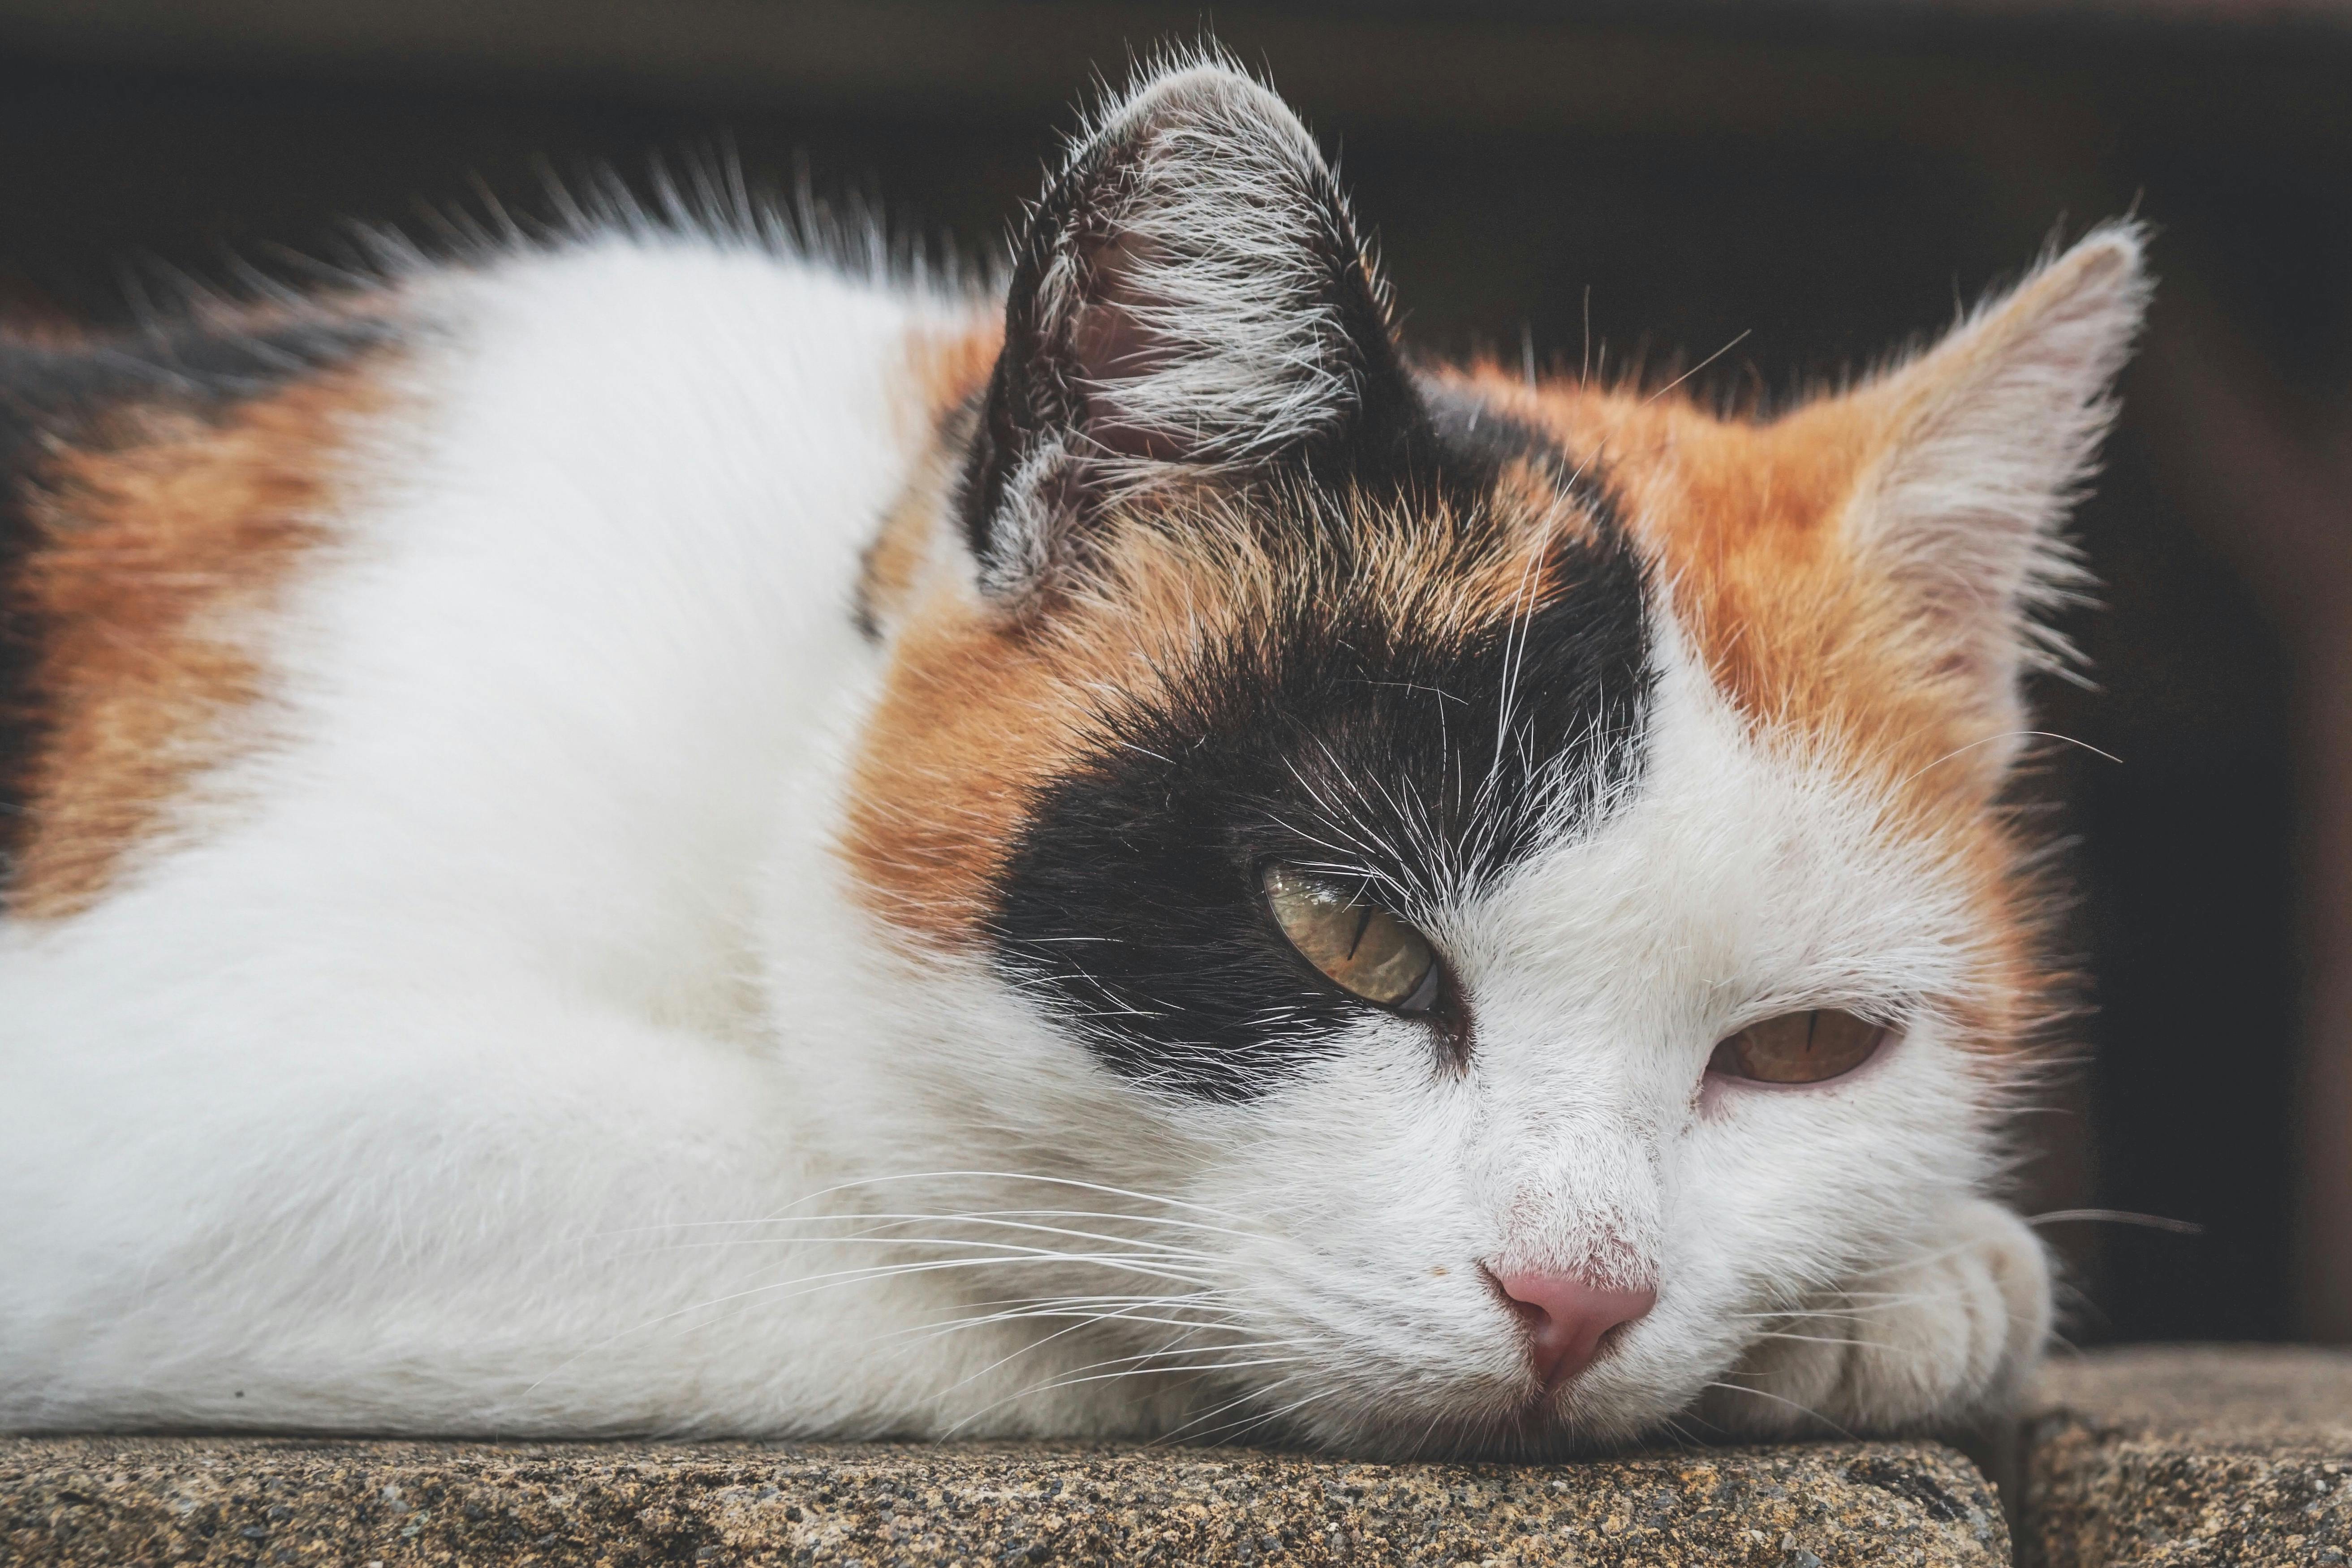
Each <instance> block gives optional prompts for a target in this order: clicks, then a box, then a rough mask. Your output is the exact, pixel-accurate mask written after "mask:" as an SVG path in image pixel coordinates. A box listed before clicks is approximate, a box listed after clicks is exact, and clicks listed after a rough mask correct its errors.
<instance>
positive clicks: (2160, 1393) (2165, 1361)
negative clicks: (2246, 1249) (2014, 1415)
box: [2021, 1345, 2352, 1568]
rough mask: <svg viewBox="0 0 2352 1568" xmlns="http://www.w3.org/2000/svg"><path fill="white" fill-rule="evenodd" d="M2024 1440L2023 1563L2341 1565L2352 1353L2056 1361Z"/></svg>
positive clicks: (2349, 1496)
mask: <svg viewBox="0 0 2352 1568" xmlns="http://www.w3.org/2000/svg"><path fill="white" fill-rule="evenodd" d="M2025 1442H2026V1454H2025V1494H2026V1495H2025V1517H2026V1521H2027V1523H2026V1527H2025V1529H2024V1531H2023V1532H2022V1533H2023V1536H2024V1540H2023V1541H2022V1542H2021V1547H2022V1548H2023V1552H2022V1554H2023V1556H2024V1558H2025V1561H2026V1562H2027V1563H2029V1564H2032V1568H2208V1565H2210V1568H2224V1565H2227V1568H2272V1565H2273V1564H2276V1565H2277V1568H2290V1565H2292V1568H2327V1565H2330V1564H2339V1563H2352V1487H2347V1482H2352V1353H2347V1352H2338V1351H2326V1350H2313V1349H2307V1348H2301V1347H2290V1346H2268V1345H2248V1346H2235V1345H2231V1346H2220V1345H2190V1346H2136V1347H2133V1348H2130V1349H2126V1350H2116V1351H2104V1352H2094V1353H2091V1354H2088V1355H2085V1356H2083V1357H2081V1358H2079V1359H2075V1360H2068V1361H2061V1362H2055V1363H2052V1364H2051V1365H2050V1366H2049V1367H2048V1368H2047V1369H2045V1370H2044V1372H2043V1373H2042V1379H2041V1382H2040V1384H2039V1386H2038V1387H2037V1388H2036V1390H2035V1399H2034V1404H2033V1413H2032V1416H2031V1418H2030V1420H2029V1422H2028V1424H2027V1430H2026V1433H2025Z"/></svg>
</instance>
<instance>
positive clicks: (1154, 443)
mask: <svg viewBox="0 0 2352 1568" xmlns="http://www.w3.org/2000/svg"><path fill="white" fill-rule="evenodd" d="M1158 248H1159V247H1156V246H1154V245H1153V243H1152V242H1151V241H1150V240H1148V239H1145V238H1143V237H1140V236H1138V235H1134V234H1121V235H1116V236H1114V237H1111V238H1110V239H1108V240H1107V241H1105V242H1104V243H1103V244H1102V245H1101V246H1100V247H1097V249H1096V250H1095V251H1094V252H1093V253H1092V254H1091V255H1090V256H1089V257H1088V258H1087V262H1088V270H1089V271H1090V272H1091V273H1092V274H1093V277H1092V279H1091V281H1090V282H1089V285H1088V287H1087V293H1088V294H1089V295H1090V296H1091V297H1090V298H1089V299H1088V300H1087V302H1086V303H1085V304H1084V305H1082V306H1080V307H1079V309H1078V312H1077V319H1076V321H1074V322H1072V323H1071V326H1070V335H1069V348H1070V358H1071V362H1072V363H1071V366H1070V379H1071V381H1072V382H1073V384H1075V386H1076V391H1077V393H1078V395H1079V398H1080V400H1081V402H1082V403H1083V405H1084V407H1085V413H1084V415H1083V416H1082V418H1081V421H1080V423H1081V427H1082V428H1083V429H1084V430H1085V431H1086V434H1087V438H1088V439H1089V440H1091V441H1092V442H1093V443H1094V445H1095V446H1096V447H1098V448H1100V449H1101V450H1103V451H1105V452H1107V453H1109V454H1111V455H1112V456H1115V457H1121V458H1150V459H1152V460H1154V461H1157V462H1163V463H1165V462H1174V461H1177V460H1179V459H1181V458H1183V457H1184V456H1185V446H1184V443H1183V441H1182V439H1181V437H1180V436H1179V435H1178V434H1177V433H1175V432H1173V431H1170V430H1165V429H1161V428H1158V427H1155V426H1150V425H1146V424H1143V423H1140V422H1139V421H1137V420H1135V419H1133V418H1132V417H1129V416H1128V415H1127V414H1126V412H1125V411H1123V410H1122V409H1121V408H1120V406H1119V401H1118V387H1119V385H1120V384H1122V383H1133V382H1139V381H1142V380H1144V379H1146V378H1148V377H1150V376H1153V375H1157V374H1160V372H1162V371H1165V370H1167V369H1169V368H1170V367H1171V366H1172V365H1174V364H1175V363H1176V361H1177V360H1178V358H1179V357H1180V351H1179V350H1178V348H1177V346H1176V345H1175V344H1174V343H1173V342H1171V341H1170V340H1169V338H1168V335H1167V334H1166V333H1165V332H1160V331H1154V330H1153V329H1152V328H1151V327H1150V326H1149V325H1147V324H1146V323H1145V321H1144V320H1143V319H1142V317H1141V316H1140V315H1139V314H1138V311H1139V310H1146V309H1149V308H1150V307H1151V306H1152V305H1153V304H1154V303H1156V301H1154V300H1152V299H1151V298H1150V296H1148V295H1145V294H1143V293H1141V292H1139V290H1138V289H1135V288H1134V286H1133V279H1135V277H1136V274H1137V273H1138V272H1139V270H1140V269H1141V268H1143V267H1145V266H1147V265H1149V264H1150V261H1151V260H1152V258H1153V256H1152V253H1153V252H1155V251H1156V250H1157V249H1158Z"/></svg>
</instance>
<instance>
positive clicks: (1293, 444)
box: [964, 56, 1412, 590]
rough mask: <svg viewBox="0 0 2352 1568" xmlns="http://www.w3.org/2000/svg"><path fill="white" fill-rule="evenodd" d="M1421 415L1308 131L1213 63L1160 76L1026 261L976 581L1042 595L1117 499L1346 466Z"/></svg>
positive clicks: (1116, 116)
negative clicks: (1309, 458) (1088, 521)
mask: <svg viewBox="0 0 2352 1568" xmlns="http://www.w3.org/2000/svg"><path fill="white" fill-rule="evenodd" d="M1411 397H1412V391H1411V385H1410V383H1409V381H1408V379H1407V378H1406V375H1405V373H1404V370H1403V366H1402V362H1401V360H1400V359H1399V357H1398V355H1397V351H1396V348H1395V344H1394V342H1393V341H1392V339H1391V335H1390V331H1389V323H1388V318H1387V311H1386V308H1385V303H1384V301H1383V300H1382V298H1381V290H1380V288H1379V286H1378V284H1377V282H1376V281H1375V279H1374V277H1373V272H1372V268H1371V267H1370V263H1369V261H1368V259H1367V258H1366V256H1365V254H1364V250H1363V247H1362V246H1361V244H1360V242H1359V241H1358V239H1357V237H1356V231H1355V225H1354V221H1353V219H1352V218H1351V217H1350V216H1349V212H1348V207H1347V204H1346V202H1345V200H1344V199H1343V198H1342V197H1341V195H1340V194H1339V187H1338V184H1337V183H1336V182H1335V180H1334V179H1333V176H1332V174H1331V171H1330V168H1329V166H1328V164H1327V163H1325V162H1324V161H1323V157H1322V155H1321V153H1319V152H1318V151H1317V149H1316V146H1315V142H1314V139H1313V137H1311V136H1310V135H1308V134H1307V129H1306V127H1305V126H1303V125H1301V124H1300V123H1299V122H1298V120H1297V117H1296V116H1295V115H1293V114H1292V113H1291V111H1290V110H1289V109H1288V108H1287V107H1286V106H1285V105H1284V103H1283V102H1282V100H1280V99H1279V98H1277V97H1276V96H1275V94H1274V93H1273V92H1272V91H1270V90H1269V89H1266V88H1265V87H1263V86H1261V85H1260V84H1259V83H1257V82H1256V81H1254V80H1252V79H1250V78H1249V77H1248V76H1246V75H1244V74H1243V73H1242V72H1241V71H1240V70H1238V69H1236V68H1234V67H1233V66H1232V65H1231V64H1230V63H1229V62H1227V61H1225V60H1223V59H1222V58H1217V57H1213V56H1210V57H1205V58H1203V57H1198V56H1188V57H1183V58H1175V59H1170V60H1164V61H1162V62H1160V64H1159V65H1157V66H1155V67H1153V68H1150V69H1149V70H1147V71H1145V72H1144V73H1143V74H1142V75H1141V77H1140V79H1139V81H1138V83H1137V84H1136V85H1135V86H1133V87H1132V88H1130V89H1129V92H1128V93H1127V94H1126V95H1125V96H1124V97H1123V98H1122V99H1121V100H1118V102H1116V103H1115V104H1114V105H1112V106H1111V107H1110V108H1109V109H1108V110H1107V111H1106V112H1105V113H1103V114H1102V115H1101V116H1100V118H1099V119H1098V120H1097V122H1096V123H1095V124H1094V125H1093V126H1092V127H1091V128H1090V129H1089V130H1088V131H1087V132H1085V133H1083V134H1082V136H1081V137H1080V138H1079V140H1078V142H1077V143H1076V147H1075V149H1074V151H1073V153H1072V155H1071V157H1070V160H1069V163H1068V164H1067V166H1066V168H1065V169H1064V170H1063V171H1062V173H1061V174H1059V175H1058V176H1056V177H1055V180H1054V181H1053V182H1052V183H1051V184H1050V185H1049V186H1048V187H1047V189H1046V192H1045V196H1044V198H1043V199H1042V200H1041V201H1040V202H1039V204H1038V205H1037V207H1036V208H1035V210H1034V212H1033V213H1032V214H1031V215H1030V218H1029V222H1028V225H1027V227H1026V230H1025V232H1024V235H1023V236H1022V237H1021V240H1020V243H1019V245H1018V246H1017V247H1016V250H1015V253H1014V266H1013V280H1012V286H1011V289H1010V290H1009V293H1008V297H1007V300H1006V307H1005V346H1004V351H1003V357H1002V358H1001V359H1000V361H999V362H998V364H997V367H996V372H995V374H994V376H993V378H992V381H991V384H990V387H989V393H988V403H987V406H986V409H985V411H984V413H983V416H982V422H981V428H980V430H979V431H978V432H977V437H976V441H975V450H974V453H973V459H972V463H971V469H970V471H969V473H968V475H967V483H966V493H965V497H964V522H965V527H966V530H967V532H968V534H969V536H970V538H971V543H972V547H973V551H974V553H975V554H976V555H977V557H978V558H979V560H980V563H981V566H982V583H983V584H984V585H986V586H989V587H991V588H993V589H998V590H1003V589H1005V588H1008V587H1013V586H1017V585H1019V584H1023V583H1026V582H1029V581H1033V580H1034V578H1035V576H1036V575H1037V574H1039V572H1040V571H1041V570H1042V569H1043V568H1044V567H1045V565H1046V563H1048V562H1049V561H1050V560H1051V559H1052V557H1053V556H1054V555H1055V553H1057V552H1058V551H1059V550H1060V549H1061V548H1062V547H1063V545H1064V544H1065V543H1066V542H1067V540H1068V539H1069V538H1070V537H1071V536H1072V535H1073V533H1074V532H1075V531H1076V529H1077V528H1078V526H1079V525H1080V524H1082V523H1083V521H1085V517H1086V514H1087V511H1088V510H1089V509H1090V508H1091V507H1093V506H1095V505H1097V504H1098V503H1099V502H1100V501H1101V500H1103V499H1104V498H1105V497H1106V496H1109V495H1114V494H1117V493H1118V492H1120V491H1122V490H1131V489H1137V488H1141V487H1146V486H1149V485H1151V484H1153V483H1156V482H1160V480H1163V479H1167V478H1170V477H1171V475H1172V474H1174V473H1176V472H1181V471H1189V472H1191V473H1192V474H1193V475H1195V476H1198V475H1200V474H1202V472H1204V471H1206V472H1216V471H1221V470H1223V471H1230V470H1235V469H1245V468H1253V467H1255V466H1259V465H1263V464H1265V463H1268V462H1271V461H1275V460H1278V459H1282V458H1289V457H1293V456H1297V455H1302V454H1311V453H1312V452H1313V451H1314V450H1316V449H1317V448H1318V447H1327V448H1328V447H1337V446H1338V445H1339V444H1340V443H1341V442H1343V441H1345V440H1347V439H1348V438H1349V435H1350V433H1351V432H1352V431H1353V430H1354V429H1356V428H1357V427H1358V426H1360V424H1361V422H1362V420H1363V418H1364V416H1366V414H1367V413H1368V411H1370V410H1373V409H1375V408H1376V407H1377V405H1381V403H1382V402H1383V401H1384V400H1386V401H1395V400H1398V399H1410V398H1411Z"/></svg>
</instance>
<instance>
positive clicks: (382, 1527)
mask: <svg viewBox="0 0 2352 1568" xmlns="http://www.w3.org/2000/svg"><path fill="white" fill-rule="evenodd" d="M0 1560H5V1561H6V1562H7V1563H12V1564H23V1565H26V1568H31V1565H34V1564H44V1565H46V1564H68V1563H72V1564H85V1563H87V1564H95V1563H109V1564H116V1563H141V1564H145V1563H255V1564H279V1563H286V1564H313V1563H316V1564H327V1563H333V1564H342V1563H350V1564H352V1568H362V1565H364V1564H369V1563H381V1564H383V1568H403V1565H407V1564H436V1565H438V1564H452V1565H454V1564H459V1563H464V1564H468V1565H476V1568H480V1565H487V1564H493V1563H495V1564H501V1565H503V1564H518V1565H520V1564H547V1565H553V1564H568V1563H599V1564H615V1565H618V1564H624V1563H687V1564H709V1563H727V1564H733V1563H760V1564H770V1563H772V1564H785V1563H835V1564H848V1563H918V1564H929V1563H939V1564H948V1563H971V1564H980V1563H991V1564H1000V1563H1001V1564H1028V1563H1073V1564H1075V1563H1100V1564H1106V1565H1108V1564H1120V1565H1124V1564H1129V1563H1166V1564H1171V1565H1172V1564H1195V1563H1210V1564H1213V1563H1267V1564H1272V1563H1496V1564H1541V1563H1561V1564H1566V1563H1575V1564H1579V1565H1591V1568H1600V1565H1602V1564H1628V1565H1633V1564H1641V1565H1643V1568H1648V1565H1653V1564H1654V1565H1656V1568H1667V1565H1670V1564H1671V1565H1677V1568H1679V1565H1682V1564H1700V1563H1704V1564H1707V1565H1709V1568H1717V1565H1720V1568H1748V1565H1754V1568H1846V1565H1849V1564H1851V1565H1855V1568H1860V1565H1863V1564H1870V1565H1873V1568H1881V1565H1904V1568H1943V1565H1946V1564H1954V1565H1958V1564H1968V1565H1971V1568H1973V1565H1976V1564H1988V1565H1989V1564H1995V1563H2007V1562H2008V1561H2009V1540H2008V1532H2007V1531H2006V1529H2005V1528H2004V1526H2003V1525H2002V1522H2001V1517H2000V1508H1999V1506H1998V1504H1997V1503H1996V1502H1995V1500H1994V1499H1993V1495H1992V1492H1991V1489H1990V1488H1989V1487H1988V1486H1987V1485H1986V1484H1985V1481H1984V1479H1983V1478H1982V1477H1981V1476H1980V1475H1979V1473H1978V1472H1977V1470H1976V1469H1975V1468H1974V1467H1973V1466H1971V1465H1970V1464H1969V1462H1968V1461H1967V1460H1966V1459H1964V1458H1961V1457H1960V1456H1959V1455H1958V1454H1957V1453H1955V1452H1954V1451H1952V1450H1951V1449H1949V1448H1945V1447H1938V1446H1937V1445H1934V1444H1907V1443H1845V1444H1819V1445H1810V1444H1809V1445H1793V1446H1789V1447H1762V1448H1724V1449H1694V1450H1688V1451H1678V1452H1673V1453H1654V1454H1645V1455H1637V1456H1633V1457H1632V1458H1622V1459H1613V1460H1607V1461H1599V1462H1593V1463H1587V1464H1578V1465H1567V1466H1552V1467H1517V1466H1508V1465H1394V1466H1390V1465H1369V1464H1352V1463H1336V1462H1331V1461H1326V1460H1317V1459H1312V1458H1303V1457H1299V1456H1294V1455H1283V1454H1270V1453H1259V1452H1252V1451H1248V1450H1241V1449H1182V1448H1165V1447H1152V1448H1136V1447H1022V1446H1015V1445H990V1444H971V1445H955V1446H948V1447H914V1446H906V1447H900V1446H892V1445H874V1446H842V1447H819V1446H803V1445H791V1444H752V1443H705V1444H655V1445H648V1444H530V1445H526V1444H457V1443H446V1444H445V1443H405V1442H365V1443H339V1442H325V1441H312V1440H297V1439H261V1438H184V1439H173V1438H104V1437H55V1438H18V1439H14V1440H5V1441H0Z"/></svg>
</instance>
